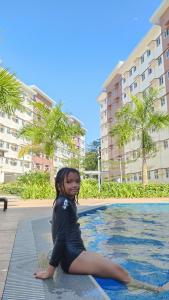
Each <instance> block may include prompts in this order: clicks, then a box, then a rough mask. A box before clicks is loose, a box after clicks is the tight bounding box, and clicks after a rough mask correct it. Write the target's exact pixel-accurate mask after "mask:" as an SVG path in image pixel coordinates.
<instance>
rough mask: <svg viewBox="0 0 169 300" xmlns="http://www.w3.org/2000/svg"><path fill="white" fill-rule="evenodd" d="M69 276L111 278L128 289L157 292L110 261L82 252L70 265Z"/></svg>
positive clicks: (94, 254) (154, 288) (159, 289)
mask: <svg viewBox="0 0 169 300" xmlns="http://www.w3.org/2000/svg"><path fill="white" fill-rule="evenodd" d="M69 273H71V274H88V275H95V276H99V277H107V278H113V279H116V280H119V281H121V282H123V283H124V284H127V285H128V286H130V287H134V288H138V289H145V290H150V291H155V292H159V291H161V290H162V288H158V287H156V286H153V285H151V284H147V283H144V282H140V281H138V280H135V279H133V278H132V277H131V276H130V275H129V274H128V272H127V271H126V270H125V269H123V268H122V267H120V266H119V265H117V264H115V263H113V262H112V261H111V260H109V259H107V258H105V257H103V256H101V255H99V254H97V253H94V252H89V251H83V252H82V253H81V254H80V255H79V256H78V257H77V258H76V259H75V260H74V261H73V262H72V264H71V265H70V267H69Z"/></svg>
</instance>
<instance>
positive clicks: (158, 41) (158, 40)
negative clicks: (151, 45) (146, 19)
mask: <svg viewBox="0 0 169 300" xmlns="http://www.w3.org/2000/svg"><path fill="white" fill-rule="evenodd" d="M160 43H161V40H160V37H158V38H157V39H156V45H157V47H158V46H159V45H160Z"/></svg>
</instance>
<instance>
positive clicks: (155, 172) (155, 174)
mask: <svg viewBox="0 0 169 300" xmlns="http://www.w3.org/2000/svg"><path fill="white" fill-rule="evenodd" d="M154 178H155V179H158V170H154Z"/></svg>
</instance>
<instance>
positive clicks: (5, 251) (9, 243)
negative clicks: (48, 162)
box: [0, 198, 169, 300]
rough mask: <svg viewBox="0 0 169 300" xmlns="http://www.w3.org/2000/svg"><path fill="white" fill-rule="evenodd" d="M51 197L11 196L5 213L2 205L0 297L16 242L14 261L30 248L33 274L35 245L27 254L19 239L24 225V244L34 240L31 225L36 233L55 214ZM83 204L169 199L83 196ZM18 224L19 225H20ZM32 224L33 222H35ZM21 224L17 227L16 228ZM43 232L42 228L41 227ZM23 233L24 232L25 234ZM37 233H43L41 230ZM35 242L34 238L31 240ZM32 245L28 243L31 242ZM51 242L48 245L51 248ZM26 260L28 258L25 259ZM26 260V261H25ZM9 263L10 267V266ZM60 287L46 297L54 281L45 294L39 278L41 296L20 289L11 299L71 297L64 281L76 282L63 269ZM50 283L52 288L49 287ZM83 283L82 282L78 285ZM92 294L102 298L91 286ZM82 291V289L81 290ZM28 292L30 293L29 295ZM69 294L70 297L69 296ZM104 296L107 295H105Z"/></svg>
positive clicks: (29, 268)
mask: <svg viewBox="0 0 169 300" xmlns="http://www.w3.org/2000/svg"><path fill="white" fill-rule="evenodd" d="M52 202H53V201H52V200H27V201H23V200H19V199H14V198H10V199H9V203H8V210H7V211H6V212H3V209H2V207H0V299H2V295H3V291H5V290H7V288H8V286H7V285H8V284H9V283H10V280H13V279H12V278H9V277H10V276H9V275H10V274H12V273H11V270H10V272H9V275H8V278H9V280H7V281H6V278H7V272H8V268H9V263H10V259H11V254H12V249H13V245H14V241H15V244H16V245H17V247H18V248H17V247H14V248H15V250H17V249H18V250H17V251H18V252H16V253H13V255H15V256H14V257H15V259H14V261H17V256H19V259H20V261H21V259H22V255H23V258H24V257H25V255H28V254H29V255H30V252H29V250H30V251H31V255H32V260H30V263H29V266H27V271H28V273H29V272H30V275H31V274H32V271H34V268H36V261H34V255H35V253H34V252H33V244H31V243H30V246H31V247H30V249H29V247H28V245H27V247H26V249H27V250H28V253H26V254H25V253H23V252H22V251H21V249H22V248H21V246H20V244H19V243H20V242H21V239H22V243H23V236H22V230H23V228H25V230H26V231H25V232H27V234H28V236H29V238H27V239H26V238H25V243H26V242H27V241H29V240H30V241H31V236H30V234H31V231H30V230H29V226H30V222H33V223H32V224H33V226H34V228H35V229H34V232H36V231H37V229H38V228H42V226H35V225H38V222H41V221H40V219H44V221H45V220H47V219H49V217H50V216H51V214H52ZM79 202H80V205H79V206H78V210H79V211H83V210H86V209H91V208H93V207H95V206H99V205H102V204H103V205H104V204H113V203H114V204H117V203H169V198H158V199H154V198H153V199H150V198H149V199H143V198H141V199H113V198H110V199H81V200H79ZM21 221H22V222H21ZM18 224H19V225H18ZM32 224H31V225H32ZM42 224H43V221H42V222H41V225H42ZM17 227H18V229H17ZM17 230H18V234H17V239H16V240H15V237H16V231H17ZM42 231H43V230H42ZM25 232H24V234H25ZM36 236H40V235H39V233H38V234H37V235H36ZM32 241H33V240H32ZM38 243H40V241H38ZM28 244H29V243H28ZM38 245H39V244H37V245H35V246H36V248H37V247H38ZM35 246H34V247H35ZM48 246H49V245H47V247H48ZM26 261H27V260H26ZM23 263H24V261H23ZM11 265H12V267H13V268H15V265H14V264H13V263H12V264H11ZM11 265H10V268H11ZM20 276H22V273H21V274H20ZM57 278H58V279H57V288H56V284H55V286H54V287H53V298H51V294H50V296H48V298H47V297H46V295H47V294H48V293H47V291H48V290H51V289H52V287H51V286H50V284H51V281H48V282H46V283H45V289H46V293H45V297H44V294H43V291H44V287H43V288H42V282H41V281H39V280H36V286H37V292H38V298H36V297H35V298H32V296H31V297H30V298H29V297H27V296H26V294H25V296H22V297H21V293H22V292H23V290H24V291H25V289H23V290H22V291H21V290H20V296H19V291H17V292H18V296H17V298H16V297H15V296H14V297H13V298H10V299H12V300H17V299H65V300H66V299H69V300H70V299H71V298H70V294H69V295H67V296H66V294H65V297H64V298H62V292H63V291H62V286H61V285H62V283H64V282H65V284H67V283H68V281H69V286H71V284H72V285H73V286H74V284H75V282H74V281H73V280H74V279H73V278H71V279H70V275H65V274H62V272H60V273H59V276H57ZM69 279H70V280H69ZM15 280H19V278H18V279H17V278H15ZM77 280H78V278H77V276H76V285H78V281H77ZM79 280H80V281H81V280H82V278H81V277H80V276H79ZM85 280H87V278H86V277H85V278H83V283H84V286H85V284H86V285H90V282H89V281H90V280H89V281H86V282H85ZM5 282H6V283H7V285H6V289H4V287H5ZM31 282H32V284H35V279H34V278H33V277H31V276H30V282H29V283H28V284H29V290H28V292H30V294H31ZM49 286H50V288H49ZM79 286H80V284H79ZM57 291H60V295H58V296H57V298H56V292H57ZM88 291H89V293H90V292H91V294H90V295H88V296H87V298H86V299H98V300H100V299H99V297H98V295H96V296H95V297H93V296H92V293H93V290H92V289H90V287H89V290H88ZM81 293H82V291H81ZM30 294H29V295H30ZM5 297H6V296H5V292H4V295H3V298H4V299H8V300H9V298H5ZM66 297H67V298H66ZM72 299H76V297H75V295H72ZM77 299H80V298H77ZM83 299H85V296H83ZM102 299H104V298H102Z"/></svg>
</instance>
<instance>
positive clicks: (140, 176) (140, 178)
mask: <svg viewBox="0 0 169 300" xmlns="http://www.w3.org/2000/svg"><path fill="white" fill-rule="evenodd" d="M138 176H139V180H142V175H141V172H139V173H138Z"/></svg>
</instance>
